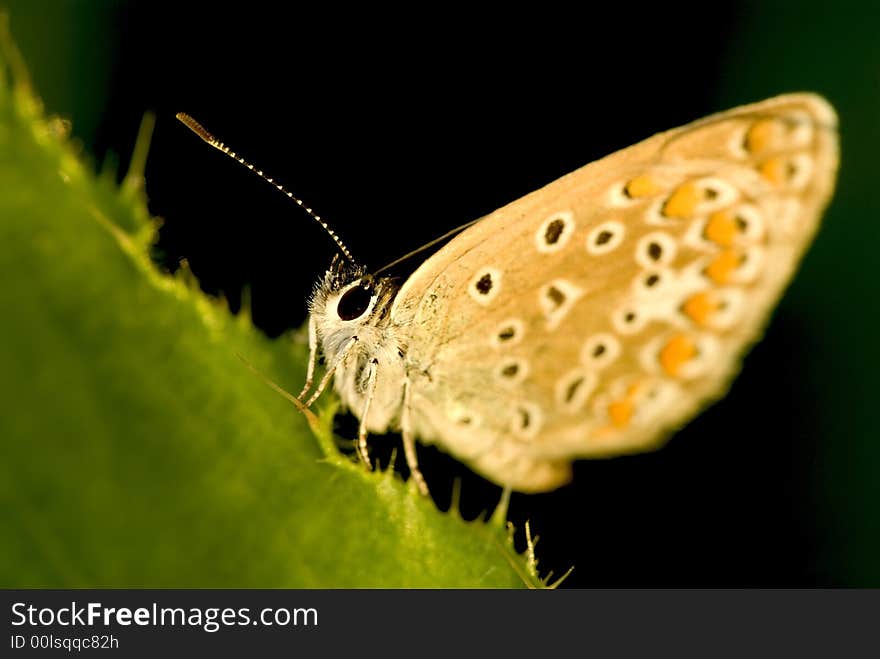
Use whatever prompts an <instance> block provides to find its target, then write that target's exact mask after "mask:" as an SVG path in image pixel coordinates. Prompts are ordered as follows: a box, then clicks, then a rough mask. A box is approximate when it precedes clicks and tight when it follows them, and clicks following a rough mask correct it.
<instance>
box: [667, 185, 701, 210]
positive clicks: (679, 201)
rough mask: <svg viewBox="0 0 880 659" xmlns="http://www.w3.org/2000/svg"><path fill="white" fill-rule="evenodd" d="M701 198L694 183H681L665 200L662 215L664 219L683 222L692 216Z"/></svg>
mask: <svg viewBox="0 0 880 659" xmlns="http://www.w3.org/2000/svg"><path fill="white" fill-rule="evenodd" d="M701 198H702V196H701V194H700V191H699V189H698V188H697V185H696V183H694V182H693V181H688V182H687V183H682V184H681V185H680V186H678V187H677V188H676V189H675V192H673V193H672V194H671V195H670V196H669V199H667V200H666V203H665V204H664V205H663V214H664V215H665V216H666V217H675V218H679V219H682V220H685V219H687V218H689V217H691V216H692V215H693V213H694V209H695V208H696V207H697V204H698V203H699V202H700V200H701Z"/></svg>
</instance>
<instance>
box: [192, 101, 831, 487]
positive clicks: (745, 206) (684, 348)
mask: <svg viewBox="0 0 880 659" xmlns="http://www.w3.org/2000/svg"><path fill="white" fill-rule="evenodd" d="M178 118H181V120H182V121H184V123H187V125H189V126H190V127H191V128H193V130H196V132H199V129H200V130H201V131H202V133H203V134H202V133H200V134H201V136H202V137H203V139H206V141H209V143H212V145H213V146H215V147H217V148H219V149H221V150H222V151H224V152H225V153H227V155H231V156H232V157H233V158H236V159H237V160H239V161H240V162H243V163H244V164H245V165H247V166H248V167H250V168H251V169H253V167H252V166H250V165H248V164H247V163H246V162H245V161H243V160H242V159H241V158H240V157H239V156H237V155H236V154H235V153H234V152H231V151H229V149H228V148H227V147H225V146H224V145H223V144H222V143H220V142H218V141H217V140H216V139H214V138H213V136H211V135H210V134H209V133H207V132H206V131H204V129H203V128H201V126H199V125H198V124H196V123H195V122H194V120H192V119H191V118H189V117H188V116H186V115H184V116H183V117H180V116H179V117H178ZM209 138H210V139H209ZM212 140H213V142H212ZM837 166H838V137H837V119H836V115H835V112H834V110H833V108H832V107H831V106H830V105H829V104H828V103H827V102H826V101H825V100H824V99H823V98H821V97H819V96H817V95H814V94H809V93H801V94H790V95H784V96H778V97H776V98H771V99H768V100H765V101H763V102H760V103H755V104H752V105H745V106H742V107H739V108H735V109H732V110H729V111H727V112H722V113H720V114H716V115H712V116H709V117H707V118H704V119H701V120H699V121H696V122H694V123H691V124H688V125H686V126H683V127H681V128H676V129H673V130H670V131H667V132H664V133H660V134H658V135H655V136H653V137H651V138H649V139H647V140H645V141H643V142H640V143H638V144H636V145H633V146H630V147H628V148H625V149H623V150H621V151H618V152H616V153H614V154H612V155H610V156H607V157H605V158H603V159H601V160H598V161H596V162H593V163H590V164H588V165H586V166H584V167H582V168H580V169H578V170H576V171H574V172H572V173H570V174H568V175H566V176H563V177H562V178H560V179H558V180H556V181H554V182H552V183H550V184H549V185H547V186H545V187H543V188H541V189H539V190H537V191H535V192H532V193H531V194H528V195H526V196H525V197H522V198H521V199H518V200H516V201H514V202H512V203H510V204H508V205H507V206H504V207H503V208H500V209H498V210H497V211H495V212H493V213H491V214H489V215H487V216H485V217H483V218H481V219H479V220H477V221H475V222H473V223H472V224H471V225H470V226H468V227H467V228H466V229H464V230H463V231H462V232H461V233H459V234H458V235H457V236H455V237H454V238H453V239H452V240H451V241H449V242H448V243H447V244H446V245H445V246H443V247H442V248H441V249H439V250H438V251H437V252H436V253H434V254H433V255H432V256H430V257H429V258H427V259H426V260H425V261H424V262H423V263H422V264H421V265H420V266H419V267H418V268H417V269H416V270H415V272H414V273H413V274H412V275H411V276H410V277H409V278H408V279H406V280H405V281H404V282H403V283H402V284H401V283H400V282H399V281H397V280H395V279H394V278H392V277H382V276H378V273H374V274H371V273H370V272H369V271H368V270H367V269H366V268H365V267H363V266H362V265H359V264H358V263H357V262H355V260H354V259H353V257H352V256H351V254H350V252H349V251H348V250H347V248H346V247H345V246H344V244H343V243H342V242H341V241H340V240H339V239H338V237H337V236H336V235H335V234H334V233H333V232H332V231H330V230H329V229H328V231H330V234H331V236H332V237H333V238H334V240H336V242H337V245H338V246H339V248H340V255H338V256H337V257H336V258H335V259H334V261H333V263H332V264H331V267H330V268H329V269H328V270H327V272H326V273H325V275H324V277H323V278H322V279H321V280H320V281H319V282H318V284H317V286H316V287H315V290H314V293H313V295H312V297H311V300H310V302H309V324H308V328H309V348H310V358H309V366H308V372H307V378H306V384H305V387H304V389H303V392H302V393H301V394H300V399H302V400H305V403H306V405H312V404H313V403H314V402H315V401H316V400H317V398H318V397H319V396H320V394H321V393H322V392H323V391H324V390H325V389H326V388H327V387H328V386H329V385H330V381H331V380H332V383H333V388H334V389H335V391H336V393H337V394H338V395H339V398H340V399H341V401H342V404H343V405H344V407H345V408H347V409H348V410H350V411H351V412H352V413H353V414H354V415H355V416H356V417H357V418H358V419H359V432H358V441H357V448H358V454H359V456H360V458H361V460H362V461H363V462H364V463H365V464H367V465H369V464H370V462H369V456H368V447H367V437H368V435H369V434H370V433H384V432H387V431H389V430H399V431H400V432H401V434H402V437H403V446H404V451H405V455H406V460H407V463H408V465H409V468H410V472H411V474H412V478H413V480H414V481H415V482H416V484H417V485H418V487H419V489H420V490H421V491H422V492H423V493H427V486H426V484H425V480H424V477H423V476H422V474H421V472H420V471H419V468H418V460H417V455H416V440H417V439H418V440H420V441H422V442H425V443H435V444H437V445H438V446H439V447H440V448H441V449H443V450H445V451H447V452H449V453H451V454H452V455H453V456H455V457H456V458H457V459H459V460H461V461H462V462H464V463H465V464H467V465H468V466H469V467H471V468H472V469H473V470H474V471H476V472H478V473H479V474H481V475H483V476H484V477H485V478H487V479H489V480H491V481H493V482H495V483H498V484H500V485H502V486H505V487H509V488H512V489H514V490H518V491H523V492H540V491H547V490H551V489H554V488H557V487H559V486H561V485H563V484H565V483H566V482H568V481H569V480H570V478H571V473H572V470H571V464H572V461H573V460H575V459H579V458H588V457H594V456H610V455H617V454H624V453H632V452H638V451H644V450H649V449H652V448H655V447H657V446H659V445H660V444H662V443H663V442H664V441H665V440H666V439H667V438H668V437H669V436H670V435H671V433H672V432H674V430H676V429H677V428H679V427H680V426H682V425H683V424H685V423H686V422H687V421H688V420H689V419H691V418H692V417H693V416H694V415H695V414H697V413H698V412H699V411H700V410H701V409H702V408H704V407H705V406H706V405H707V404H708V403H710V402H712V401H714V400H716V399H717V398H719V397H721V396H722V395H723V394H724V393H725V391H726V390H727V388H728V387H729V385H730V383H731V380H732V378H733V377H734V376H735V374H736V373H737V371H738V370H739V367H740V362H741V359H742V357H743V354H744V352H745V351H746V350H747V348H748V347H749V346H750V345H751V344H753V343H754V342H755V341H757V340H758V339H759V338H760V335H761V333H762V330H763V328H764V326H765V325H766V323H767V321H768V317H769V315H770V313H771V311H772V309H773V307H774V305H775V303H776V301H777V300H778V299H779V297H780V295H781V293H782V291H783V290H784V288H785V286H786V284H787V283H788V282H789V280H790V279H791V277H792V275H793V273H794V271H795V269H796V267H797V265H798V262H799V261H800V259H801V257H802V256H803V254H804V251H805V250H806V248H807V246H808V245H809V244H810V242H811V240H812V238H813V236H814V234H815V233H816V230H817V227H818V225H819V220H820V217H821V214H822V212H823V210H824V208H825V207H826V205H827V204H828V202H829V199H830V197H831V194H832V191H833V188H834V183H835V178H836V171H837ZM258 173H259V174H260V175H261V176H262V175H263V174H262V172H258ZM264 178H268V177H265V176H264ZM268 180H269V181H270V182H272V183H274V184H275V185H276V187H278V188H279V189H280V190H282V192H285V194H287V195H288V196H289V197H291V198H292V199H294V201H296V202H297V203H298V204H299V205H300V206H304V205H303V203H302V202H301V201H299V200H298V199H296V198H295V197H293V195H291V194H290V193H289V192H287V191H286V190H284V189H283V188H282V187H281V186H279V185H278V184H277V183H275V182H274V181H273V180H272V179H268ZM304 208H305V207H304ZM306 210H307V211H308V212H309V213H310V214H312V215H313V217H315V218H316V219H318V220H319V221H321V220H320V217H318V216H317V215H315V214H314V213H313V212H312V211H311V209H309V208H306ZM321 222H322V221H321ZM322 224H323V222H322ZM325 226H326V225H325ZM319 354H323V356H324V358H325V364H326V369H325V371H324V374H323V377H322V378H321V379H320V380H319V381H318V382H317V383H315V372H316V363H317V360H318V356H319ZM310 392H311V393H310ZM309 393H310V395H308V394H309ZM307 395H308V397H306V396H307Z"/></svg>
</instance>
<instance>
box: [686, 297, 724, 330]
mask: <svg viewBox="0 0 880 659" xmlns="http://www.w3.org/2000/svg"><path fill="white" fill-rule="evenodd" d="M717 310H718V300H716V299H715V295H713V294H712V293H710V292H709V291H702V292H700V293H695V294H694V295H691V296H690V297H689V298H688V299H687V300H686V301H685V303H684V304H683V305H682V311H684V313H685V314H687V316H689V317H690V319H691V320H693V321H694V322H695V323H697V324H698V325H705V324H706V323H707V322H708V321H709V316H711V315H712V314H713V313H715V312H716V311H717Z"/></svg>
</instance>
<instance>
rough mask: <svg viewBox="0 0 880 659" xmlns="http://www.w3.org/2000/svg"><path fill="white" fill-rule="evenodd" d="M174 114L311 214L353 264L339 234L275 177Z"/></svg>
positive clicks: (195, 123)
mask: <svg viewBox="0 0 880 659" xmlns="http://www.w3.org/2000/svg"><path fill="white" fill-rule="evenodd" d="M175 116H176V117H177V119H178V120H179V121H180V122H181V123H182V124H183V125H184V126H186V127H187V128H189V129H190V130H191V131H192V132H194V133H195V134H196V135H198V136H199V137H201V138H202V139H203V140H204V141H205V142H207V143H208V144H210V145H211V146H213V147H214V148H215V149H218V150H220V151H222V152H223V153H225V154H226V155H227V156H229V157H230V158H232V159H233V160H236V161H238V162H239V163H241V164H242V165H244V166H245V167H247V168H248V169H249V170H251V171H252V172H253V173H254V174H256V175H257V176H259V177H260V178H261V179H263V180H264V181H266V182H267V183H271V184H272V185H274V186H275V187H276V188H277V189H278V190H279V191H280V192H281V193H283V194H284V195H286V196H287V197H288V198H290V199H292V200H293V201H294V202H296V204H297V206H299V207H300V208H302V209H303V210H304V211H305V212H306V213H308V214H309V215H311V216H312V218H314V220H315V222H317V223H318V224H320V225H321V226H322V227H324V230H325V231H326V232H327V233H328V234H330V237H331V238H332V239H333V242H335V243H336V246H337V247H338V248H339V251H340V252H342V255H343V256H344V257H345V258H347V259H348V260H349V262H350V263H351V264H352V265H355V260H354V257H353V256H352V255H351V252H349V251H348V247H346V246H345V243H343V242H342V240H340V238H339V236H337V235H336V234H335V233H334V232H333V229H331V228H330V227H329V226H327V223H326V222H325V221H324V220H322V219H321V217H320V216H319V215H318V214H317V213H315V212H314V211H313V210H312V209H311V208H309V207H308V206H306V205H305V203H303V201H302V199H299V198H298V197H294V196H293V193H292V192H288V191H287V190H285V189H284V186H282V185H281V184H280V183H278V182H276V181H275V179H273V178H271V177H270V176H267V175H266V174H264V173H263V170H261V169H257V168H256V167H254V166H253V165H252V164H250V163H249V162H248V161H247V160H245V159H244V158H242V157H241V156H240V155H238V154H237V153H236V152H235V151H232V150H231V149H230V148H229V147H228V146H226V145H225V144H223V142H221V141H220V140H218V139H217V138H216V137H214V136H213V135H211V133H209V132H208V131H207V130H205V127H204V126H202V124H200V123H199V122H198V121H196V120H195V119H193V118H192V117H191V116H189V115H188V114H186V113H185V112H178V113H177V114H176V115H175Z"/></svg>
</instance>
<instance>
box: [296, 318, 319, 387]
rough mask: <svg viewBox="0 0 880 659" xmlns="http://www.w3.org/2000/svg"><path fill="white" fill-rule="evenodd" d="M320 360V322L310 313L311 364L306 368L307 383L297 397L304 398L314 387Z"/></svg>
mask: <svg viewBox="0 0 880 659" xmlns="http://www.w3.org/2000/svg"><path fill="white" fill-rule="evenodd" d="M317 361H318V324H317V321H316V320H315V317H314V316H312V315H309V365H308V369H307V370H306V384H305V386H304V387H303V389H302V391H300V392H299V396H297V398H298V399H299V400H302V399H303V396H305V395H306V392H307V391H308V390H309V389H311V388H312V382H313V381H314V377H315V364H316V362H317Z"/></svg>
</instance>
